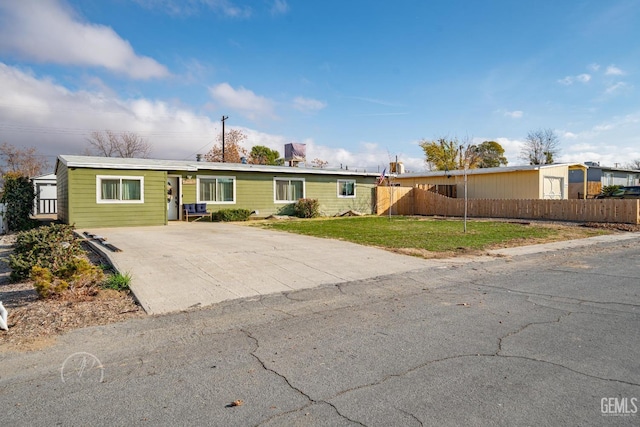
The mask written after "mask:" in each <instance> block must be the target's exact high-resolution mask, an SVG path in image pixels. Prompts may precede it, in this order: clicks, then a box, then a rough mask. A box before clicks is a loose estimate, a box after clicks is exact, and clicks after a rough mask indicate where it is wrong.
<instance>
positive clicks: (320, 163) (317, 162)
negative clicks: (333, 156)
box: [311, 158, 329, 169]
mask: <svg viewBox="0 0 640 427" xmlns="http://www.w3.org/2000/svg"><path fill="white" fill-rule="evenodd" d="M311 164H312V165H313V167H314V168H320V169H324V168H326V167H327V166H329V162H327V161H326V160H322V159H319V158H315V159H313V160H312V161H311Z"/></svg>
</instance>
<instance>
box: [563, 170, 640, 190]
mask: <svg viewBox="0 0 640 427" xmlns="http://www.w3.org/2000/svg"><path fill="white" fill-rule="evenodd" d="M584 164H585V165H587V166H588V167H589V169H588V170H587V197H594V196H596V195H598V194H600V191H601V190H602V187H606V186H608V185H629V186H630V185H640V170H635V169H627V168H614V167H608V166H600V163H598V162H585V163H584ZM583 181H584V172H583V171H581V170H572V171H569V198H582V197H581V196H582V194H584V193H583V191H582V189H581V184H582V182H583Z"/></svg>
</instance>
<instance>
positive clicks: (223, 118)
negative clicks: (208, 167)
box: [221, 116, 229, 163]
mask: <svg viewBox="0 0 640 427" xmlns="http://www.w3.org/2000/svg"><path fill="white" fill-rule="evenodd" d="M228 118H229V117H228V116H222V120H221V121H222V163H224V121H225V120H227V119H228Z"/></svg>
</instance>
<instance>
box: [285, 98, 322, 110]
mask: <svg viewBox="0 0 640 427" xmlns="http://www.w3.org/2000/svg"><path fill="white" fill-rule="evenodd" d="M326 106H327V104H326V103H325V102H322V101H318V100H317V99H312V98H304V97H302V96H298V97H296V98H295V99H294V100H293V108H295V109H296V110H299V111H303V112H316V111H320V110H322V109H323V108H325V107H326Z"/></svg>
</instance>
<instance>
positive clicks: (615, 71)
mask: <svg viewBox="0 0 640 427" xmlns="http://www.w3.org/2000/svg"><path fill="white" fill-rule="evenodd" d="M605 74H606V75H607V76H623V75H624V74H625V72H624V71H622V70H621V69H620V68H618V67H616V66H615V65H609V66H608V67H607V70H606V71H605Z"/></svg>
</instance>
